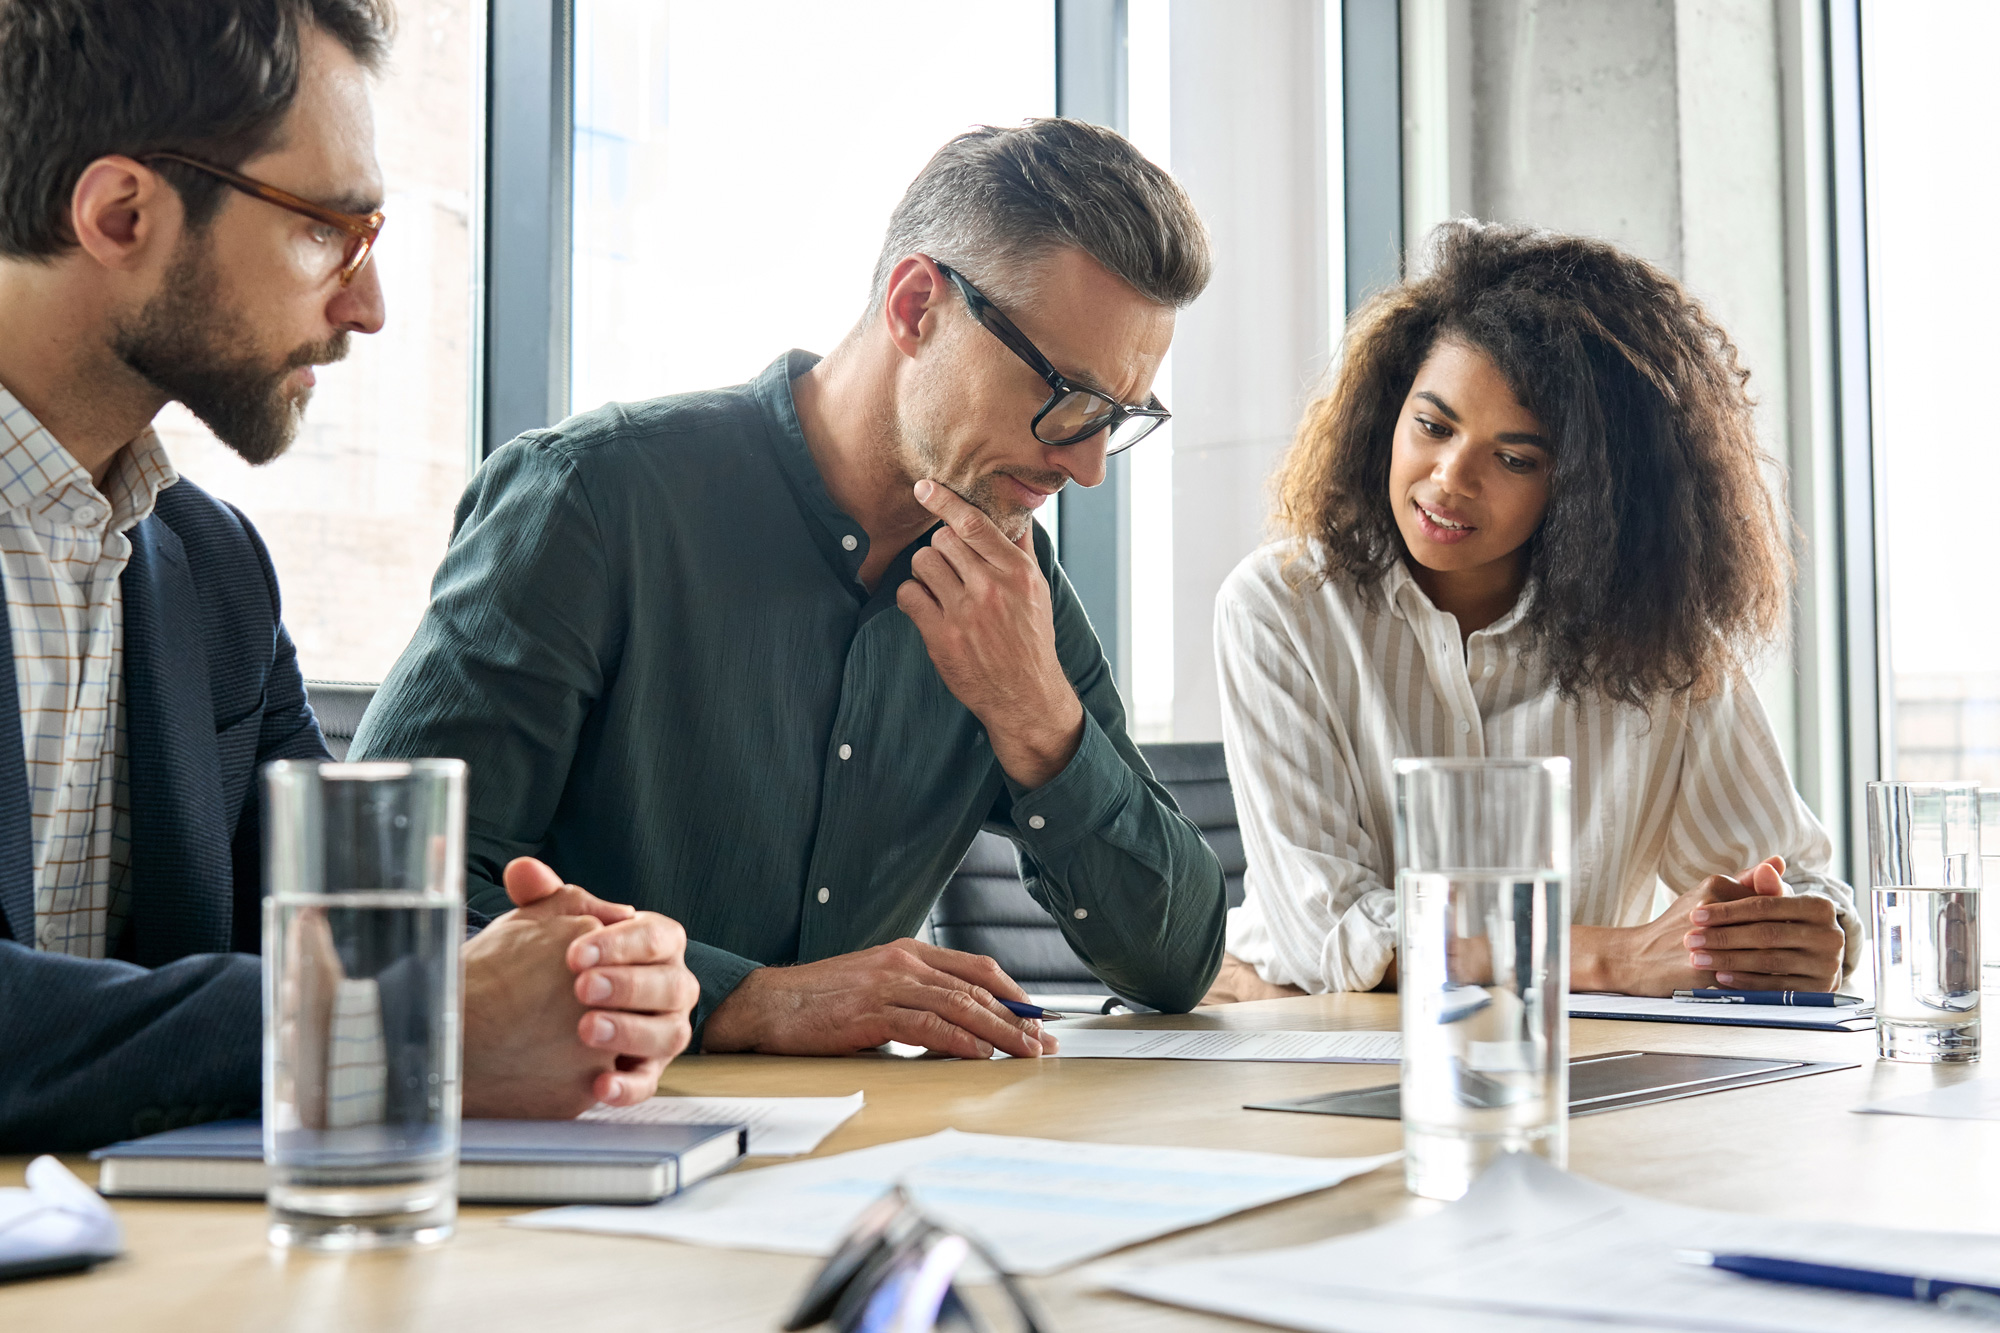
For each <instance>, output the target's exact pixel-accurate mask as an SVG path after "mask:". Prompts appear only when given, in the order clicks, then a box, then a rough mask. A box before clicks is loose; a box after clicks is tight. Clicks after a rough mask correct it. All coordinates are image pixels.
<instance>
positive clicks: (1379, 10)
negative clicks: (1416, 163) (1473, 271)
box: [1340, 0, 1403, 313]
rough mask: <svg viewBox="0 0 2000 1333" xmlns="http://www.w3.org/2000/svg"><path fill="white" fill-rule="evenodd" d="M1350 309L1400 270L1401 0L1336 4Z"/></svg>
mask: <svg viewBox="0 0 2000 1333" xmlns="http://www.w3.org/2000/svg"><path fill="white" fill-rule="evenodd" d="M1340 54H1341V59H1340V65H1341V68H1340V99H1341V132H1342V144H1341V147H1342V162H1343V167H1342V170H1343V174H1344V178H1345V199H1346V214H1347V216H1346V217H1345V219H1344V222H1345V225H1346V254H1347V309H1348V311H1349V312H1350V313H1351V312H1353V311H1354V310H1355V309H1356V308H1358V307H1359V306H1360V305H1361V303H1362V302H1363V301H1365V300H1366V299H1367V298H1368V297H1369V295H1371V294H1372V293H1374V292H1377V291H1380V290H1381V289H1382V288H1384V287H1387V286H1389V285H1391V284H1392V283H1394V282H1396V281H1397V280H1398V279H1400V278H1401V277H1402V275H1403V75H1402V70H1403V15H1402V5H1401V3H1400V0H1345V3H1343V4H1341V5H1340Z"/></svg>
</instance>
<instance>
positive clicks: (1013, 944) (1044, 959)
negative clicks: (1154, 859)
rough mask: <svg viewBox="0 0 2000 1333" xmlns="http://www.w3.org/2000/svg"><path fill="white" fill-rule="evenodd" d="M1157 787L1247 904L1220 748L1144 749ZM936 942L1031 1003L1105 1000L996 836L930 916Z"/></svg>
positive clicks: (1232, 897) (979, 840)
mask: <svg viewBox="0 0 2000 1333" xmlns="http://www.w3.org/2000/svg"><path fill="white" fill-rule="evenodd" d="M1139 748H1140V751H1141V752H1142V753H1143V754H1144V755H1145V757H1146V762H1147V763H1148V764H1150V765H1151V766H1152V769H1153V775H1154V776H1155V777H1157V778H1158V779H1159V780H1160V784H1161V785H1162V786H1164V787H1165V788H1166V789H1167V790H1168V791H1170V792H1172V793H1173V797H1174V800H1175V801H1176V802H1178V803H1179V805H1180V807H1181V813H1182V814H1184V815H1186V816H1187V817H1188V819H1189V820H1190V821H1191V822H1192V823H1193V824H1194V826H1195V827H1196V828H1198V829H1200V830H1201V835H1202V837H1203V838H1205V839H1207V840H1208V845H1209V846H1210V847H1211V848H1213V849H1214V851H1215V856H1216V859H1217V860H1219V861H1221V862H1222V874H1223V878H1224V880H1225V881H1226V882H1227V884H1228V887H1229V905H1230V906H1231V907H1234V906H1236V905H1237V904H1239V903H1241V902H1242V901H1243V867H1244V861H1243V836H1242V834H1241V833H1240V832H1239V831H1238V830H1237V827H1236V801H1235V798H1234V796H1232V795H1231V793H1230V790H1229V771H1228V769H1227V768H1226V767H1224V765H1223V761H1222V746H1221V745H1220V744H1184V745H1142V746H1140V747H1139ZM931 938H932V939H934V940H936V941H937V943H939V944H941V945H943V946H944V947H945V948H947V949H961V950H964V951H965V952H967V953H982V954H986V955H987V956H988V957H990V958H992V959H994V960H995V961H996V962H998V963H999V964H1000V966H1001V967H1002V968H1003V969H1004V970H1005V971H1006V973H1007V975H1008V976H1011V977H1013V978H1014V980H1016V981H1018V982H1020V983H1021V987H1022V989H1024V990H1026V991H1027V992H1028V993H1029V994H1031V995H1108V994H1110V991H1109V988H1107V987H1106V986H1105V984H1104V983H1103V982H1101V981H1099V980H1098V979H1097V978H1096V977H1095V976H1093V975H1091V972H1090V969H1089V968H1087V967H1085V966H1084V964H1083V960H1082V959H1080V958H1078V957H1077V956H1076V954H1075V953H1074V952H1072V951H1071V949H1070V947H1069V944H1068V942H1067V941H1065V940H1064V939H1063V937H1062V931H1061V930H1060V929H1059V928H1058V927H1057V925H1056V923H1055V921H1054V920H1053V919H1052V918H1051V917H1050V916H1049V914H1048V913H1047V912H1044V911H1043V910H1042V908H1041V905H1040V904H1038V903H1037V902H1036V901H1035V900H1034V899H1033V898H1031V897H1029V896H1028V890H1027V886H1025V885H1024V884H1022V883H1021V871H1020V863H1019V861H1018V860H1017V859H1016V857H1015V855H1014V844H1013V843H1011V842H1009V841H1007V839H1005V838H1003V837H1001V836H1000V835H999V834H997V833H981V834H979V836H978V837H976V838H974V839H973V843H972V848H971V850H970V851H968V852H967V853H966V854H965V860H964V861H963V862H961V863H960V865H959V867H958V869H957V870H956V871H955V872H954V873H953V874H952V877H951V880H950V881H949V882H948V883H947V884H946V885H945V888H944V892H943V894H941V895H940V896H939V898H938V903H937V907H936V908H935V909H934V910H933V911H932V913H931Z"/></svg>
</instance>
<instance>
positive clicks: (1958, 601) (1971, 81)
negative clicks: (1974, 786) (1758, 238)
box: [1862, 0, 2000, 786]
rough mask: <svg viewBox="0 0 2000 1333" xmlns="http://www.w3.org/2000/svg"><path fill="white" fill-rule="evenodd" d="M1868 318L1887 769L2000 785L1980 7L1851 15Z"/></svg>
mask: <svg viewBox="0 0 2000 1333" xmlns="http://www.w3.org/2000/svg"><path fill="white" fill-rule="evenodd" d="M1862 15H1863V22H1864V27H1863V48H1862V51H1863V60H1862V77H1863V80H1864V87H1865V89H1866V92H1865V96H1866V120H1867V136H1868V140H1867V179H1868V242H1869V244H1868V251H1869V270H1870V287H1871V290H1870V293H1869V319H1870V325H1871V329H1872V335H1873V336H1872V345H1871V355H1872V358H1873V372H1874V376H1873V388H1874V395H1875V405H1874V406H1875V411H1874V416H1875V422H1874V425H1875V448H1876V451H1877V455H1878V457H1879V458H1880V459H1881V460H1882V468H1883V474H1884V486H1885V489H1886V492H1887V504H1886V506H1885V508H1886V514H1885V518H1884V522H1883V524H1882V528H1881V535H1880V540H1881V541H1882V542H1883V543H1884V556H1885V557H1886V563H1887V566H1888V591H1887V597H1886V613H1887V615H1888V619H1889V635H1888V638H1889V669H1890V671H1891V672H1892V673H1893V680H1894V707H1895V716H1894V738H1895V750H1894V753H1893V755H1891V756H1890V758H1889V761H1888V763H1887V764H1886V765H1885V769H1886V776H1889V777H1893V778H1901V779H1905V780H1922V779H1943V778H1970V779H1977V780H1978V781H1980V782H1982V783H1985V784H1987V785H1991V786H2000V617H1996V615H1995V614H1994V610H1995V599H1994V587H1995V583H1996V570H1997V569H2000V564H1996V561H1995V558H1994V553H1993V545H1992V538H1991V523H1990V519H1988V518H1986V517H1985V515H1984V511H1985V508H1986V506H1987V505H1989V504H1990V503H1991V501H1992V497H1993V496H1995V495H2000V450H1996V449H1995V448H1994V447H1993V441H1992V430H1991V428H1990V426H1989V425H1988V422H1987V414H1986V411H1985V409H1984V407H1983V405H1982V404H1981V403H1980V402H1979V401H1978V400H1979V399H1980V398H1983V397H1984V396H1985V395H1984V391H1983V390H1979V389H1978V388H1977V386H1979V385H1982V384H1988V383H1990V382H1991V381H1989V380H1988V378H1987V376H1988V375H1990V374H1991V373H1992V360H1993V352H1994V348H1995V335H1994V332H1993V327H1992V323H1991V321H1990V319H1989V318H1988V317H1987V316H1986V315H1985V314H1984V313H1983V312H1986V311H1990V310H1992V309H1993V308H1994V306H1995V305H1996V304H2000V272H1996V271H1995V269H1994V266H1993V265H1992V264H1990V263H1984V262H1980V261H1979V260H1978V259H1977V258H1976V251H1975V250H1970V249H1968V246H1967V241H1968V238H1976V237H1977V236H1978V235H1979V233H1980V231H1981V230H1982V229H1983V228H1984V227H1985V225H1986V224H1987V222H1988V221H1989V220H1990V219H1991V218H1993V217H1994V216H1995V214H1996V213H2000V181H1996V179H1995V177H1994V175H1993V172H1992V171H1991V170H1990V169H1989V166H1988V165H1987V164H1990V163H1992V162H1993V161H1994V160H1996V158H2000V117H1996V110H2000V99H1996V98H1995V95H1994V92H1993V85H1992V83H1991V81H1990V80H1989V78H1988V77H1987V74H1986V68H1985V67H1986V53H1987V52H1990V51H1992V50H1994V49H1995V48H1996V46H2000V7H1996V6H1994V5H1993V4H1991V3H1989V0H1935V2H1934V3H1932V4H1928V5H1923V6H1910V5H1907V4H1902V3H1899V2H1898V0H1869V3H1867V4H1866V5H1864V7H1863V10H1862Z"/></svg>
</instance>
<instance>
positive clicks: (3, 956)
mask: <svg viewBox="0 0 2000 1333" xmlns="http://www.w3.org/2000/svg"><path fill="white" fill-rule="evenodd" d="M262 988H263V972H262V968H261V966H260V964H259V962H258V960H257V959H256V957H255V956H253V955H250V954H200V955H196V956H194V957H190V958H183V959H180V960H179V961H177V962H172V963H168V964H166V965H165V966H164V967H159V968H154V969H152V970H150V971H148V970H147V969H145V968H140V967H135V966H133V965H132V964H130V963H119V962H107V961H101V960H90V959H82V958H70V957H67V956H65V955H61V954H45V953H36V952H33V951H30V950H28V949H25V948H23V947H21V946H20V945H18V944H14V943H11V942H0V1068H4V1069H5V1070H6V1071H7V1075H6V1077H5V1078H4V1079H0V1152H56V1151H70V1150H80V1149H84V1148H96V1147H100V1146H102V1145H104V1144H106V1143H110V1142H113V1141H115V1140H118V1139H124V1138H133V1137H136V1136H139V1135H143V1134H152V1133H157V1132H159V1131H160V1130H164V1129H168V1128H171V1127H172V1126H173V1125H175V1124H187V1123H189V1122H191V1121H194V1120H204V1119H216V1118H219V1117H222V1116H226V1115H238V1116H241V1115H255V1114H256V1113H257V1108H258V1105H259V1102H260V1100H261V1096H262V1094H261V1086H262V1084H261V1074H260V1069H261V1064H262V1058H263V1046H262V1034H263V989H262ZM52 1015H60V1018H59V1019H58V1018H53V1017H51V1016H52Z"/></svg>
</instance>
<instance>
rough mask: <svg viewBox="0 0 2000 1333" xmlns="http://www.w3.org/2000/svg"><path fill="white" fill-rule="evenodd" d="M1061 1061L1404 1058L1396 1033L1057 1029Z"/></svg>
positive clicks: (1375, 1061) (1374, 1061)
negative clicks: (1060, 1043)
mask: <svg viewBox="0 0 2000 1333" xmlns="http://www.w3.org/2000/svg"><path fill="white" fill-rule="evenodd" d="M1055 1035H1056V1036H1057V1037H1058V1038H1059V1039H1060V1040H1061V1042H1062V1046H1061V1048H1060V1049H1059V1050H1058V1051H1057V1052H1056V1054H1057V1055H1058V1056H1060V1057H1061V1058H1062V1059H1065V1060H1077V1059H1083V1060H1271V1061H1278V1062H1282V1063H1300V1064H1365V1065H1393V1064H1395V1063H1397V1062H1398V1061H1400V1060H1401V1059H1402V1058H1403V1036H1402V1034H1401V1033H1400V1032H1231V1031H1227V1030H1225V1029H1220V1028H1203V1029H1187V1028H1176V1029H1172V1030H1169V1031H1162V1030H1160V1029H1157V1028H1155V1029H1153V1030H1151V1031H1143V1030H1138V1029H1133V1028H1073V1027H1068V1026H1064V1027H1061V1028H1057V1029H1056V1031H1055Z"/></svg>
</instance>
